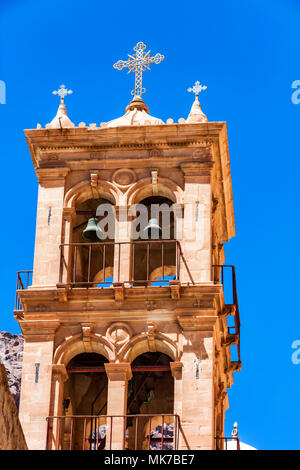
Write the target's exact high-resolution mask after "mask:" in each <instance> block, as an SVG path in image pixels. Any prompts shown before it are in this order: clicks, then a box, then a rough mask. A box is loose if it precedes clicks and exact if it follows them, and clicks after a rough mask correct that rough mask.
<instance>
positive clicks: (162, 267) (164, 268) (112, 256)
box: [59, 240, 194, 287]
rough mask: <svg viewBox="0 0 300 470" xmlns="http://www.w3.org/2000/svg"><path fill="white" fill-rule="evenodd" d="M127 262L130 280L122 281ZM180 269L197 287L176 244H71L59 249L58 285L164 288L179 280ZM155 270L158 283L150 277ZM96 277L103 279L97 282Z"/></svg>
mask: <svg viewBox="0 0 300 470" xmlns="http://www.w3.org/2000/svg"><path fill="white" fill-rule="evenodd" d="M124 261H125V263H126V265H127V266H128V268H129V269H128V273H129V278H128V279H121V277H122V275H121V271H122V270H123V269H124ZM181 262H182V263H181ZM181 265H183V266H184V267H185V269H186V271H187V274H188V279H189V282H190V283H191V284H194V280H193V277H192V275H191V272H190V270H189V267H188V265H187V262H186V260H185V257H184V255H183V252H182V249H181V246H180V242H179V241H177V240H164V241H162V240H148V241H132V242H99V243H68V244H63V245H60V272H59V283H60V284H69V285H71V286H72V287H96V286H100V287H105V286H109V285H111V284H112V283H113V282H114V283H120V282H125V283H130V284H135V285H139V284H140V285H141V284H147V285H151V284H152V285H158V284H159V282H160V285H165V284H166V282H164V281H166V280H168V279H169V280H171V279H172V280H177V281H179V280H180V274H181ZM155 269H159V276H158V278H156V279H154V278H153V277H152V276H151V274H152V273H153V271H154V270H155ZM112 271H113V274H114V276H113V280H112V279H111V277H112ZM97 273H101V278H100V279H98V278H97V279H96V280H95V276H96V275H97ZM123 277H124V276H123ZM153 283H154V284H153Z"/></svg>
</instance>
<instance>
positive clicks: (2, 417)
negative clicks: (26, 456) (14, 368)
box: [0, 364, 27, 451]
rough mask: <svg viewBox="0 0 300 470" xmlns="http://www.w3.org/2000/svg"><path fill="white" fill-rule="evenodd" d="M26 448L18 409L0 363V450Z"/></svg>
mask: <svg viewBox="0 0 300 470" xmlns="http://www.w3.org/2000/svg"><path fill="white" fill-rule="evenodd" d="M26 449H27V445H26V441H25V437H24V434H23V430H22V427H21V424H20V421H19V417H18V411H17V408H16V405H15V402H14V400H13V398H12V395H11V393H10V391H9V386H8V382H7V375H6V370H5V367H4V365H3V364H0V451H1V450H26Z"/></svg>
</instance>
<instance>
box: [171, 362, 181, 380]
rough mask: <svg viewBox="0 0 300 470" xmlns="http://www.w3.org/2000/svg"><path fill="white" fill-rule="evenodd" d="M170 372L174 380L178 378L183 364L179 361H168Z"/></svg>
mask: <svg viewBox="0 0 300 470" xmlns="http://www.w3.org/2000/svg"><path fill="white" fill-rule="evenodd" d="M170 367H171V374H172V376H173V377H174V379H176V380H180V379H181V377H182V368H183V364H182V362H180V361H174V362H170Z"/></svg>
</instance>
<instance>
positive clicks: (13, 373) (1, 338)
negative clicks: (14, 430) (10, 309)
mask: <svg viewBox="0 0 300 470" xmlns="http://www.w3.org/2000/svg"><path fill="white" fill-rule="evenodd" d="M23 347H24V339H23V335H21V334H20V335H14V334H12V333H9V332H7V331H0V362H2V364H3V365H4V367H5V369H6V373H7V379H8V385H9V389H10V392H11V394H12V396H13V399H14V401H15V403H16V406H17V408H19V401H20V390H21V374H22V361H23Z"/></svg>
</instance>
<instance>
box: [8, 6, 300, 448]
mask: <svg viewBox="0 0 300 470" xmlns="http://www.w3.org/2000/svg"><path fill="white" fill-rule="evenodd" d="M299 24H300V2H299V1H297V0H281V1H279V0H264V1H263V2H262V1H261V0H253V1H251V0H249V1H244V2H240V1H237V0H236V1H230V0H227V1H226V2H224V1H221V0H216V1H214V2H207V1H199V0H198V1H194V0H191V1H189V2H178V1H174V0H173V1H169V0H165V1H157V0H152V1H151V2H144V3H143V2H136V1H135V0H131V1H128V2H124V1H122V2H121V1H120V0H115V1H114V2H104V1H99V0H87V1H85V2H82V0H80V1H79V0H65V1H64V2H61V1H58V0H52V1H51V2H41V1H37V0H27V1H22V0H19V1H17V0H15V1H14V0H11V1H5V0H1V3H0V44H1V49H0V50H1V52H0V79H1V80H4V81H5V82H6V85H7V104H6V105H0V129H1V131H0V132H1V139H0V150H1V151H0V156H1V165H2V171H1V172H2V175H3V177H2V180H1V184H2V192H3V198H2V199H3V200H2V211H3V216H2V217H1V233H2V240H3V249H2V269H1V271H0V276H1V294H2V297H1V320H0V329H1V330H8V331H11V332H19V329H18V325H17V324H16V323H15V321H14V319H13V304H14V295H15V283H16V272H17V271H18V270H20V269H31V267H32V258H33V249H34V234H35V217H36V200H37V182H36V177H35V174H34V171H33V166H32V163H31V158H30V154H29V151H28V149H27V145H26V141H25V138H24V134H23V129H24V128H35V127H36V124H37V123H41V124H42V125H43V126H44V125H45V124H46V123H48V122H50V120H51V119H52V118H53V116H54V115H55V113H56V109H57V106H58V98H57V97H55V96H53V95H52V94H51V91H52V90H55V89H57V88H58V86H59V85H60V84H61V83H64V84H66V85H67V86H68V87H70V88H72V89H73V90H74V94H73V95H71V96H68V97H67V99H66V102H67V108H68V112H69V116H70V117H71V118H72V120H73V122H75V123H76V124H78V123H79V122H80V121H85V122H86V123H88V124H89V123H93V122H96V123H100V122H102V121H108V120H110V119H113V118H115V117H118V116H120V115H121V114H123V111H124V109H125V107H126V105H127V104H128V102H129V100H130V99H131V95H130V90H131V89H132V88H133V80H134V77H133V75H132V74H129V75H127V74H126V72H125V71H122V72H119V71H116V70H115V69H113V67H112V66H113V64H114V63H115V62H116V61H117V60H119V59H126V57H127V53H131V52H132V48H133V46H134V45H135V44H136V43H137V42H138V41H143V42H144V43H146V44H147V46H148V47H149V48H150V49H151V51H152V52H153V53H156V52H160V53H162V54H164V55H165V60H164V62H162V63H161V64H160V65H153V66H152V70H151V72H147V73H145V81H144V86H145V87H146V88H147V93H146V94H145V95H144V99H145V101H146V103H147V104H148V106H149V108H150V113H151V114H152V115H154V116H157V117H160V118H162V119H163V120H166V119H167V118H169V117H172V118H174V119H175V120H178V118H180V117H187V115H188V113H189V109H190V106H191V104H192V96H191V94H190V93H187V91H186V90H187V88H188V87H190V86H192V85H193V84H194V82H195V80H200V82H201V83H203V84H205V85H207V90H206V91H204V92H202V93H201V96H200V98H201V104H202V108H203V110H204V112H205V113H206V114H207V116H208V119H209V120H211V121H227V123H228V135H229V149H230V160H231V171H232V183H233V195H234V207H235V217H236V232H237V236H236V237H235V238H234V239H232V240H231V242H230V243H229V244H228V245H227V246H226V262H227V263H229V264H235V265H236V268H237V280H238V294H239V303H240V312H241V321H242V335H241V351H242V360H243V368H242V372H241V373H239V374H235V375H234V378H235V384H234V386H233V388H232V389H231V390H230V391H229V399H230V410H229V411H227V419H226V428H227V434H229V433H230V431H231V428H232V424H233V422H234V421H235V420H237V421H238V423H239V428H240V437H241V439H242V440H243V441H244V442H247V443H249V444H252V445H254V446H256V447H258V448H260V449H276V448H277V449H278V448H291V449H299V448H300V427H299V421H300V406H299V401H300V400H299V395H300V390H299V389H300V387H299V385H300V365H299V366H296V365H293V364H292V362H291V354H292V349H291V344H292V342H293V341H294V340H296V339H300V312H299V305H298V301H297V295H298V292H299V287H298V284H299V264H298V262H299V255H297V253H298V252H299V240H298V235H299V229H300V223H299V195H298V188H299V171H300V163H299V156H300V155H299V134H300V132H299V128H300V127H299V123H300V104H299V105H295V104H293V103H292V101H291V95H292V89H291V84H292V82H293V81H294V80H297V79H300V57H299V50H300V33H299Z"/></svg>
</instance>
